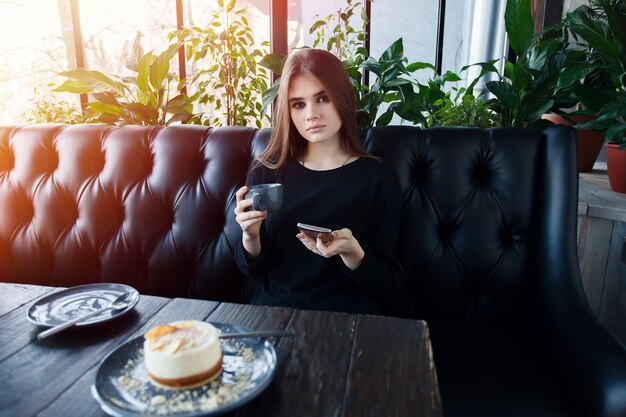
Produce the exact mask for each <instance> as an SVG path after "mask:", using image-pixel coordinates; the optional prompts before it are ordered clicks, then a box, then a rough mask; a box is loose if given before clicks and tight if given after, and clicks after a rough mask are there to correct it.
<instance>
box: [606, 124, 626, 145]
mask: <svg viewBox="0 0 626 417" xmlns="http://www.w3.org/2000/svg"><path fill="white" fill-rule="evenodd" d="M625 134H626V123H615V124H614V125H612V126H611V127H609V128H608V129H607V130H606V140H607V141H609V142H611V141H613V140H614V139H615V138H619V137H622V136H624V135H625Z"/></svg>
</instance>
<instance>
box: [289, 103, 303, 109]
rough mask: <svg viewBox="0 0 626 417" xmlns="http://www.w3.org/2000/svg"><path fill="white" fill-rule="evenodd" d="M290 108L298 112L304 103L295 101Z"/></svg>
mask: <svg viewBox="0 0 626 417" xmlns="http://www.w3.org/2000/svg"><path fill="white" fill-rule="evenodd" d="M291 107H293V108H294V109H297V110H300V109H303V108H304V103H302V102H300V101H296V102H295V103H293V104H292V105H291Z"/></svg>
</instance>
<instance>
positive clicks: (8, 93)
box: [0, 0, 74, 123]
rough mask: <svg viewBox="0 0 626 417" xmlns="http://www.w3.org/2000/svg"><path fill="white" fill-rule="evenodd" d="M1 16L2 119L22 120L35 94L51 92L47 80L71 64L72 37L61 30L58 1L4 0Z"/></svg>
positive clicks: (16, 121) (0, 120) (0, 116)
mask: <svg viewBox="0 0 626 417" xmlns="http://www.w3.org/2000/svg"><path fill="white" fill-rule="evenodd" d="M0 16H2V24H1V25H0V97H2V99H1V100H0V123H20V122H23V121H25V118H24V117H23V113H24V112H25V111H27V109H28V108H29V107H30V105H31V104H30V103H31V101H32V100H34V99H35V96H36V94H37V95H38V96H40V97H41V96H47V95H49V93H48V92H47V89H49V87H47V84H48V83H50V82H51V81H53V80H54V79H55V75H56V74H57V73H59V72H60V71H63V70H64V69H66V68H67V67H68V49H72V50H73V39H72V38H71V36H70V37H64V36H63V33H62V32H61V18H60V14H59V9H58V6H57V2H56V1H41V0H28V1H27V0H21V1H10V2H6V1H3V2H0ZM35 90H37V93H36V94H35ZM70 99H74V97H70Z"/></svg>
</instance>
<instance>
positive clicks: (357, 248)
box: [296, 223, 365, 269]
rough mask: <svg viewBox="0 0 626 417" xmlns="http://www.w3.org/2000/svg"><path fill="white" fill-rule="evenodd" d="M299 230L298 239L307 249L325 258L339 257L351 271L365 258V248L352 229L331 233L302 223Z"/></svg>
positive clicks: (328, 230) (299, 224)
mask: <svg viewBox="0 0 626 417" xmlns="http://www.w3.org/2000/svg"><path fill="white" fill-rule="evenodd" d="M307 226H308V227H307ZM298 229H299V230H300V233H298V234H297V235H296V237H297V238H298V239H299V240H300V242H302V244H303V245H304V246H305V247H306V248H307V249H309V250H310V251H311V252H313V253H315V254H317V255H320V256H323V257H325V258H331V257H333V256H335V255H339V256H341V259H342V261H343V263H344V264H345V265H346V266H347V267H348V268H350V269H355V268H356V267H358V266H359V265H360V264H361V261H362V260H363V258H364V256H365V252H364V251H363V248H361V245H360V244H359V242H358V241H357V240H356V238H355V237H354V236H353V235H352V231H351V230H350V229H346V228H343V229H340V230H334V231H331V230H330V229H326V228H320V227H318V226H312V225H306V224H302V223H298Z"/></svg>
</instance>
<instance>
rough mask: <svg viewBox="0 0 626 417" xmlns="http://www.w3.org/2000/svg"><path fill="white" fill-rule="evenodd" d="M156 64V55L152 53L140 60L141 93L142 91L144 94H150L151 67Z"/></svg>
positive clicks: (138, 86) (138, 73) (138, 82)
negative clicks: (153, 63)
mask: <svg viewBox="0 0 626 417" xmlns="http://www.w3.org/2000/svg"><path fill="white" fill-rule="evenodd" d="M152 62H154V55H153V54H152V51H149V52H148V53H147V54H145V55H144V56H142V57H141V59H139V63H138V65H137V69H138V70H139V71H138V72H137V88H139V91H142V92H143V93H144V94H148V93H149V92H150V91H151V89H150V66H151V65H152Z"/></svg>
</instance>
